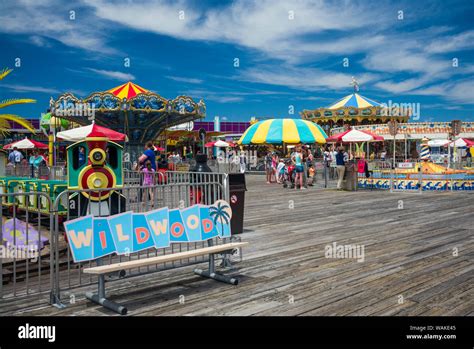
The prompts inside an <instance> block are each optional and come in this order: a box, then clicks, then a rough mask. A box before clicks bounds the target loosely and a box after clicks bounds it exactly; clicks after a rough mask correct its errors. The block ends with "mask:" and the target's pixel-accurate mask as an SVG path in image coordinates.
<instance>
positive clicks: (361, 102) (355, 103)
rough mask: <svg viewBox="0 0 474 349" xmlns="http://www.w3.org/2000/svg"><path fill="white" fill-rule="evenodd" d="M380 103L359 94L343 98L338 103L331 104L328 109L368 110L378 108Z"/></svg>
mask: <svg viewBox="0 0 474 349" xmlns="http://www.w3.org/2000/svg"><path fill="white" fill-rule="evenodd" d="M378 106H380V103H378V102H376V101H374V100H372V99H369V98H367V97H364V96H361V95H360V94H358V93H352V94H350V95H347V96H345V97H344V98H341V99H340V100H338V101H337V102H336V103H334V104H331V105H330V106H329V107H327V109H339V108H344V107H353V108H368V107H378Z"/></svg>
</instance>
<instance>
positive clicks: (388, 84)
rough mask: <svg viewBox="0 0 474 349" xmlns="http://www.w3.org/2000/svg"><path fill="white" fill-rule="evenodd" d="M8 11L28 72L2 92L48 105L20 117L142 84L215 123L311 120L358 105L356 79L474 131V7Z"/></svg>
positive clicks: (8, 38) (218, 4)
mask: <svg viewBox="0 0 474 349" xmlns="http://www.w3.org/2000/svg"><path fill="white" fill-rule="evenodd" d="M0 6H1V7H2V9H1V11H0V47H1V51H0V67H10V68H14V71H13V72H12V73H11V74H10V75H9V76H8V77H7V78H6V79H4V80H3V81H1V82H0V96H1V97H2V99H3V98H25V97H28V98H35V99H37V103H36V104H32V105H23V106H18V107H10V108H9V112H12V113H16V114H19V115H22V116H25V117H39V115H40V113H41V112H44V111H45V110H46V108H47V107H48V101H49V98H50V96H53V97H57V96H58V95H59V94H61V93H63V92H72V93H74V94H76V95H78V96H81V97H86V96H87V95H88V94H89V93H91V92H95V91H103V90H107V89H110V88H112V87H115V86H118V85H120V84H122V83H124V82H126V81H128V80H132V81H133V82H135V83H137V84H139V85H141V86H142V87H144V88H147V89H150V90H152V91H154V92H157V93H159V94H160V95H162V96H163V97H165V98H169V99H170V98H174V97H176V96H178V95H181V94H185V95H189V96H191V97H193V98H194V99H195V100H196V101H197V100H199V99H200V98H203V99H204V100H205V102H206V104H207V114H208V115H207V119H212V118H213V117H214V116H215V115H220V116H221V117H224V119H227V120H229V121H233V120H235V121H243V120H249V118H250V117H251V116H256V117H292V116H295V117H297V116H298V112H299V111H301V110H303V109H315V108H317V107H323V106H327V105H329V104H331V102H333V101H336V100H338V99H340V98H341V97H343V96H345V95H347V94H349V93H351V92H352V87H351V86H350V82H351V77H352V76H355V77H356V78H357V80H358V81H359V83H360V93H361V94H362V95H364V96H366V97H369V98H371V99H374V100H376V101H379V102H382V103H388V102H389V101H390V100H391V101H392V102H403V103H420V107H421V118H420V121H447V120H451V119H455V118H460V119H463V120H471V121H472V120H474V26H473V20H472V18H474V3H473V2H472V1H449V0H447V1H439V2H435V1H400V2H392V1H309V0H308V1H280V0H271V1H270V0H261V1H252V0H245V1H243V0H236V1H197V0H196V1H186V0H175V1H151V0H150V1H130V0H129V1H108V0H81V1H58V0H40V1H35V0H4V1H2V4H1V5H0ZM70 11H74V13H71V12H70ZM400 11H402V12H400ZM17 58H20V60H21V66H20V67H15V59H17ZM127 58H128V59H130V67H126V66H124V60H125V59H127ZM236 58H237V59H238V60H239V66H238V67H236V66H234V62H235V59H236ZM345 59H346V62H347V60H348V63H349V65H348V66H344V64H343V63H344V62H345ZM453 59H457V62H458V64H457V66H455V65H456V64H453ZM290 106H293V107H294V110H295V114H294V115H291V114H290V115H289V111H290V110H291V108H290Z"/></svg>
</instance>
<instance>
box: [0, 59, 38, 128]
mask: <svg viewBox="0 0 474 349" xmlns="http://www.w3.org/2000/svg"><path fill="white" fill-rule="evenodd" d="M11 72H12V69H8V68H5V69H3V70H1V71H0V80H3V79H4V78H5V77H6V76H7V75H8V74H10V73H11ZM25 103H36V100H34V99H27V98H10V99H4V100H3V101H0V109H1V108H5V107H9V106H11V105H15V104H25ZM9 121H12V122H16V123H17V124H19V125H20V126H22V127H24V128H25V129H27V130H28V131H30V132H31V133H35V129H34V127H33V125H32V124H31V123H30V122H29V121H27V120H25V119H24V118H22V117H21V116H18V115H14V114H0V133H2V134H3V135H5V134H6V133H8V132H9V131H10V129H11V125H10V122H9Z"/></svg>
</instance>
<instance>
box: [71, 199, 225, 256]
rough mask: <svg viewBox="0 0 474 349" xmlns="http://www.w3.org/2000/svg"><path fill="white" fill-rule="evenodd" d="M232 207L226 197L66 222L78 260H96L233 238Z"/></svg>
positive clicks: (73, 252) (73, 254) (74, 253)
mask: <svg viewBox="0 0 474 349" xmlns="http://www.w3.org/2000/svg"><path fill="white" fill-rule="evenodd" d="M231 217H232V210H231V208H230V205H229V204H228V203H227V202H226V201H224V200H218V201H216V202H215V203H214V205H211V206H208V205H193V206H190V207H188V208H185V209H171V210H170V209H169V208H168V207H164V208H160V209H157V210H153V211H149V212H143V213H134V212H131V211H129V212H125V213H119V214H116V215H113V216H109V217H106V218H105V217H100V218H97V217H93V216H92V215H89V216H85V217H80V218H77V219H73V220H69V221H66V222H64V228H65V230H66V235H67V238H68V243H69V247H70V249H71V252H72V256H73V259H74V262H76V263H77V262H84V261H89V260H94V259H97V258H100V257H103V256H106V255H109V254H112V253H116V254H118V255H123V254H129V253H134V252H138V251H142V250H145V249H148V248H152V247H154V248H156V249H159V248H166V247H169V246H170V244H172V243H185V242H198V241H206V240H209V239H212V238H214V237H217V236H219V237H220V238H225V237H230V235H231V230H230V219H231Z"/></svg>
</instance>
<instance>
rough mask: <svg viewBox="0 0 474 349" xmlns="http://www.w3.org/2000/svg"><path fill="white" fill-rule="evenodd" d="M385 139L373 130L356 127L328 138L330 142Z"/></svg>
mask: <svg viewBox="0 0 474 349" xmlns="http://www.w3.org/2000/svg"><path fill="white" fill-rule="evenodd" d="M383 140H384V138H383V137H382V136H378V135H376V134H374V133H372V132H369V131H366V130H354V129H351V130H347V131H345V132H342V133H338V134H336V135H333V136H331V137H328V138H327V139H326V141H327V142H328V143H341V142H342V143H355V142H374V141H383Z"/></svg>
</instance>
